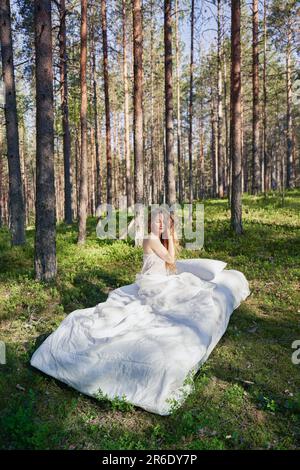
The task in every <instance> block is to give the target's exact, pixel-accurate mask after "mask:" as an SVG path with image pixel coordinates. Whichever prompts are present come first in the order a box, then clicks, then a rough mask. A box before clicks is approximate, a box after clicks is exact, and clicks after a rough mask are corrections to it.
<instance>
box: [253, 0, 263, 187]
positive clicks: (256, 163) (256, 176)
mask: <svg viewBox="0 0 300 470" xmlns="http://www.w3.org/2000/svg"><path fill="white" fill-rule="evenodd" d="M252 8H253V16H252V35H253V38H252V92H253V114H252V194H258V192H259V191H260V187H261V185H260V176H261V174H260V158H259V80H258V67H259V53H258V0H253V2H252Z"/></svg>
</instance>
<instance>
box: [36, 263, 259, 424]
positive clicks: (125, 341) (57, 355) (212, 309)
mask: <svg viewBox="0 0 300 470" xmlns="http://www.w3.org/2000/svg"><path fill="white" fill-rule="evenodd" d="M249 294H250V291H249V285H248V282H247V280H246V278H245V276H244V275H243V274H242V273H241V272H239V271H235V270H224V271H222V272H221V273H220V274H218V275H217V277H216V278H215V279H214V280H213V281H211V282H208V281H203V280H201V279H200V278H199V277H196V276H195V275H194V274H191V273H187V272H183V273H181V274H176V275H169V276H164V275H161V274H150V275H149V274H145V275H137V276H136V282H135V283H134V284H130V285H127V286H123V287H120V288H118V289H115V290H114V291H112V292H110V294H109V296H108V299H107V300H106V301H105V302H103V303H100V304H98V305H97V306H96V307H93V308H86V309H82V310H75V311H74V312H72V313H70V314H69V315H68V316H67V317H66V318H65V319H64V320H63V321H62V323H61V324H60V326H59V327H58V328H57V330H55V331H54V332H53V333H52V334H51V335H50V336H48V338H47V339H46V340H45V341H44V342H43V343H42V345H41V346H40V347H39V348H38V349H37V350H36V351H35V353H34V354H33V356H32V358H31V361H30V362H31V365H32V366H34V367H36V368H38V369H40V370H41V371H43V372H45V373H46V374H48V375H50V376H52V377H55V378H56V379H59V380H60V381H62V382H64V383H66V384H68V385H70V386H71V387H74V388H75V389H77V390H79V391H80V392H82V393H84V394H86V395H90V396H94V397H97V396H98V397H99V396H100V395H104V396H106V397H107V398H109V399H113V398H116V397H117V398H120V399H124V398H125V400H127V401H128V402H130V403H132V404H134V405H137V406H139V407H141V408H143V409H145V410H147V411H150V412H153V413H158V414H160V415H168V414H170V413H171V412H172V410H173V409H174V405H175V408H176V407H177V406H180V405H181V404H182V402H183V401H184V400H185V398H186V396H187V395H188V394H189V393H190V392H191V391H192V390H193V384H192V381H190V380H187V378H189V377H192V375H193V373H194V372H196V371H197V370H198V369H199V367H200V365H201V364H202V363H203V362H204V361H205V360H206V359H207V357H208V356H209V354H210V352H211V351H212V350H213V348H214V347H215V345H216V344H217V343H218V341H219V340H220V338H221V337H222V335H223V334H224V332H225V330H226V328H227V324H228V321H229V318H230V315H231V313H232V311H233V310H234V309H235V308H237V307H238V306H239V304H240V303H241V301H243V300H244V299H246V297H247V296H248V295H249Z"/></svg>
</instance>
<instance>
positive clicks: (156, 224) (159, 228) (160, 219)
mask: <svg viewBox="0 0 300 470" xmlns="http://www.w3.org/2000/svg"><path fill="white" fill-rule="evenodd" d="M164 226H165V224H164V216H163V214H160V213H158V214H156V215H155V216H154V218H153V221H152V223H151V231H152V232H153V233H154V234H155V235H157V236H158V237H159V236H160V235H161V234H162V232H163V230H164Z"/></svg>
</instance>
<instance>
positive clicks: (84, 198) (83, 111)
mask: <svg viewBox="0 0 300 470" xmlns="http://www.w3.org/2000/svg"><path fill="white" fill-rule="evenodd" d="M80 42H81V48H80V89H81V105H80V126H81V159H80V185H79V231H78V243H79V244H83V243H85V239H86V218H87V206H88V168H87V83H86V63H87V0H81V29H80Z"/></svg>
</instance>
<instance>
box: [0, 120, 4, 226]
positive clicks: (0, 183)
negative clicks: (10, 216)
mask: <svg viewBox="0 0 300 470" xmlns="http://www.w3.org/2000/svg"><path fill="white" fill-rule="evenodd" d="M3 194H4V172H3V137H2V125H1V124H0V228H1V227H3V225H4V217H3V216H4V210H3Z"/></svg>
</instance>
